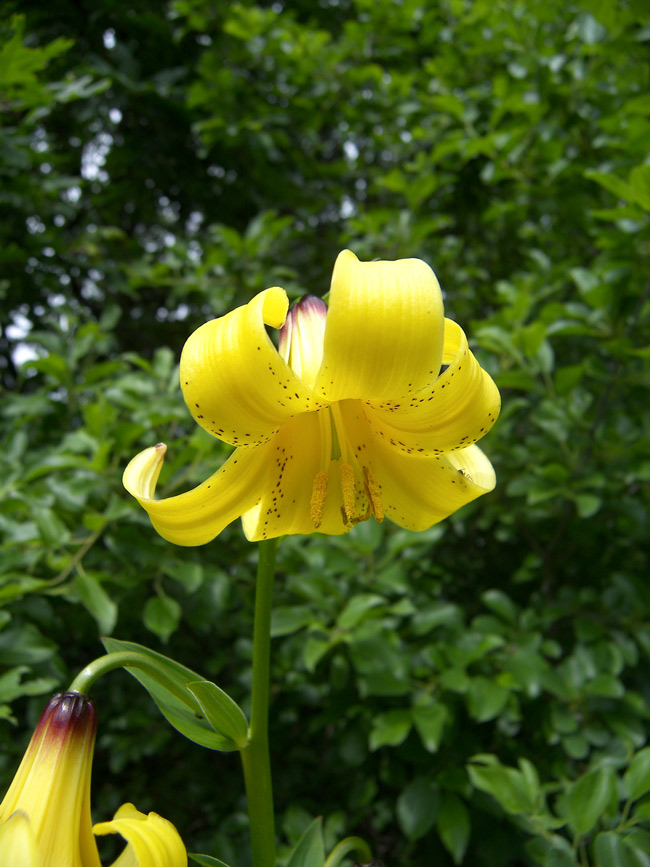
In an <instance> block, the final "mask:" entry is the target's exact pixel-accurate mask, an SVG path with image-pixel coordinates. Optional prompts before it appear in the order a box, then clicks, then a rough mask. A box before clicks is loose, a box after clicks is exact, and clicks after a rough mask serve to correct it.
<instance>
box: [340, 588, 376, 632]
mask: <svg viewBox="0 0 650 867" xmlns="http://www.w3.org/2000/svg"><path fill="white" fill-rule="evenodd" d="M385 603H386V600H385V599H384V597H383V596H378V595H377V594H376V593H359V594H358V595H357V596H353V597H352V599H350V600H349V602H348V603H347V605H346V606H345V608H344V609H343V611H342V612H341V614H340V616H339V619H338V621H337V625H338V626H339V628H340V629H352V628H353V627H354V626H356V625H357V624H358V623H359V622H360V621H361V620H363V619H364V618H365V617H366V615H367V614H368V613H369V612H370V611H371V610H372V609H373V608H376V607H377V606H378V605H384V604H385Z"/></svg>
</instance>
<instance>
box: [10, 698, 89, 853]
mask: <svg viewBox="0 0 650 867" xmlns="http://www.w3.org/2000/svg"><path fill="white" fill-rule="evenodd" d="M96 729H97V719H96V715H95V706H94V704H93V703H92V701H91V700H90V699H89V698H87V697H86V696H85V695H81V694H80V693H78V692H61V693H58V694H57V695H55V696H53V697H52V698H51V699H50V701H49V702H48V704H47V706H46V708H45V710H44V711H43V713H42V714H41V718H40V719H39V721H38V725H37V726H36V730H35V731H34V734H33V735H32V739H31V741H30V742H29V746H28V747H27V752H26V753H25V755H24V756H23V760H22V762H21V763H20V767H19V768H18V771H17V772H16V776H15V777H14V779H13V782H12V784H11V786H10V787H9V790H8V792H7V794H6V795H5V797H4V800H3V801H2V804H0V832H2V826H3V825H4V823H6V822H7V821H8V819H9V818H10V817H11V816H12V815H14V814H16V813H19V814H21V815H22V816H24V817H26V820H27V822H28V826H29V835H30V840H31V845H35V846H36V850H37V852H38V855H39V862H38V863H39V864H42V865H43V867H63V865H65V867H100V861H99V855H98V853H97V846H96V845H95V840H94V837H93V835H92V828H91V818H90V773H91V768H92V757H93V748H94V744H95V733H96ZM13 827H15V828H16V829H18V830H17V831H16V833H24V831H25V826H24V825H23V826H21V825H20V824H17V823H15V822H14V823H12V828H13ZM12 836H13V831H12ZM10 842H11V841H10Z"/></svg>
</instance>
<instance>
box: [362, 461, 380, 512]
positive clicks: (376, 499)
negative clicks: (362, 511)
mask: <svg viewBox="0 0 650 867" xmlns="http://www.w3.org/2000/svg"><path fill="white" fill-rule="evenodd" d="M363 479H364V485H363V486H364V488H365V490H366V496H367V497H368V499H369V500H370V508H371V509H372V513H373V515H374V516H375V520H376V521H377V523H378V524H381V522H382V521H383V520H384V504H383V503H382V501H381V489H380V487H379V485H378V484H377V479H376V478H375V474H374V473H373V471H372V468H371V467H364V468H363Z"/></svg>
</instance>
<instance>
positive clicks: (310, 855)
mask: <svg viewBox="0 0 650 867" xmlns="http://www.w3.org/2000/svg"><path fill="white" fill-rule="evenodd" d="M324 864H325V842H324V840H323V820H322V819H320V818H318V819H314V821H313V822H312V823H311V825H310V826H309V827H308V828H307V830H306V831H305V833H304V834H303V835H302V837H301V838H300V840H299V841H298V843H297V844H296V847H295V849H294V850H293V852H292V853H291V856H290V858H289V860H288V861H287V867H324Z"/></svg>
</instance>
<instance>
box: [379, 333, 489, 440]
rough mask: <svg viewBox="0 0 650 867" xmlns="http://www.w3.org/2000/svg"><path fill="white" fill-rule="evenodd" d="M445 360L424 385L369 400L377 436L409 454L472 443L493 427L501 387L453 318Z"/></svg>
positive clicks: (446, 334) (445, 343)
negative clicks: (398, 395)
mask: <svg viewBox="0 0 650 867" xmlns="http://www.w3.org/2000/svg"><path fill="white" fill-rule="evenodd" d="M442 363H443V365H448V367H447V369H446V370H445V371H444V372H443V373H442V374H441V375H440V376H438V377H437V378H436V379H435V380H434V381H432V382H431V384H430V385H427V387H426V388H423V389H421V390H420V391H416V392H414V393H413V394H409V395H408V396H407V397H405V398H402V400H394V401H382V402H375V403H371V405H370V408H369V410H368V411H367V416H368V421H369V423H370V425H371V426H372V429H373V431H374V433H375V434H376V435H377V436H380V437H382V438H384V439H386V440H387V441H388V442H390V443H391V445H393V446H394V448H396V449H399V450H400V451H403V452H406V453H407V454H426V455H439V454H444V453H447V452H450V451H454V450H455V449H462V448H465V447H466V446H468V445H472V444H473V443H475V442H476V441H477V440H479V439H481V437H482V436H484V435H485V434H486V433H487V432H488V431H489V430H490V428H491V427H492V425H493V424H494V422H495V421H496V420H497V417H498V415H499V410H500V408H501V397H500V395H499V390H498V389H497V387H496V385H495V384H494V382H493V380H492V378H491V377H490V375H489V374H488V373H486V371H485V370H483V368H482V367H481V366H480V365H479V363H478V361H477V360H476V358H475V357H474V355H473V354H472V352H471V351H470V349H469V346H468V344H467V338H466V337H465V334H464V332H463V330H462V329H461V328H460V326H458V325H457V324H456V323H455V322H452V321H451V320H450V319H445V340H444V347H443V355H442Z"/></svg>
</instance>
